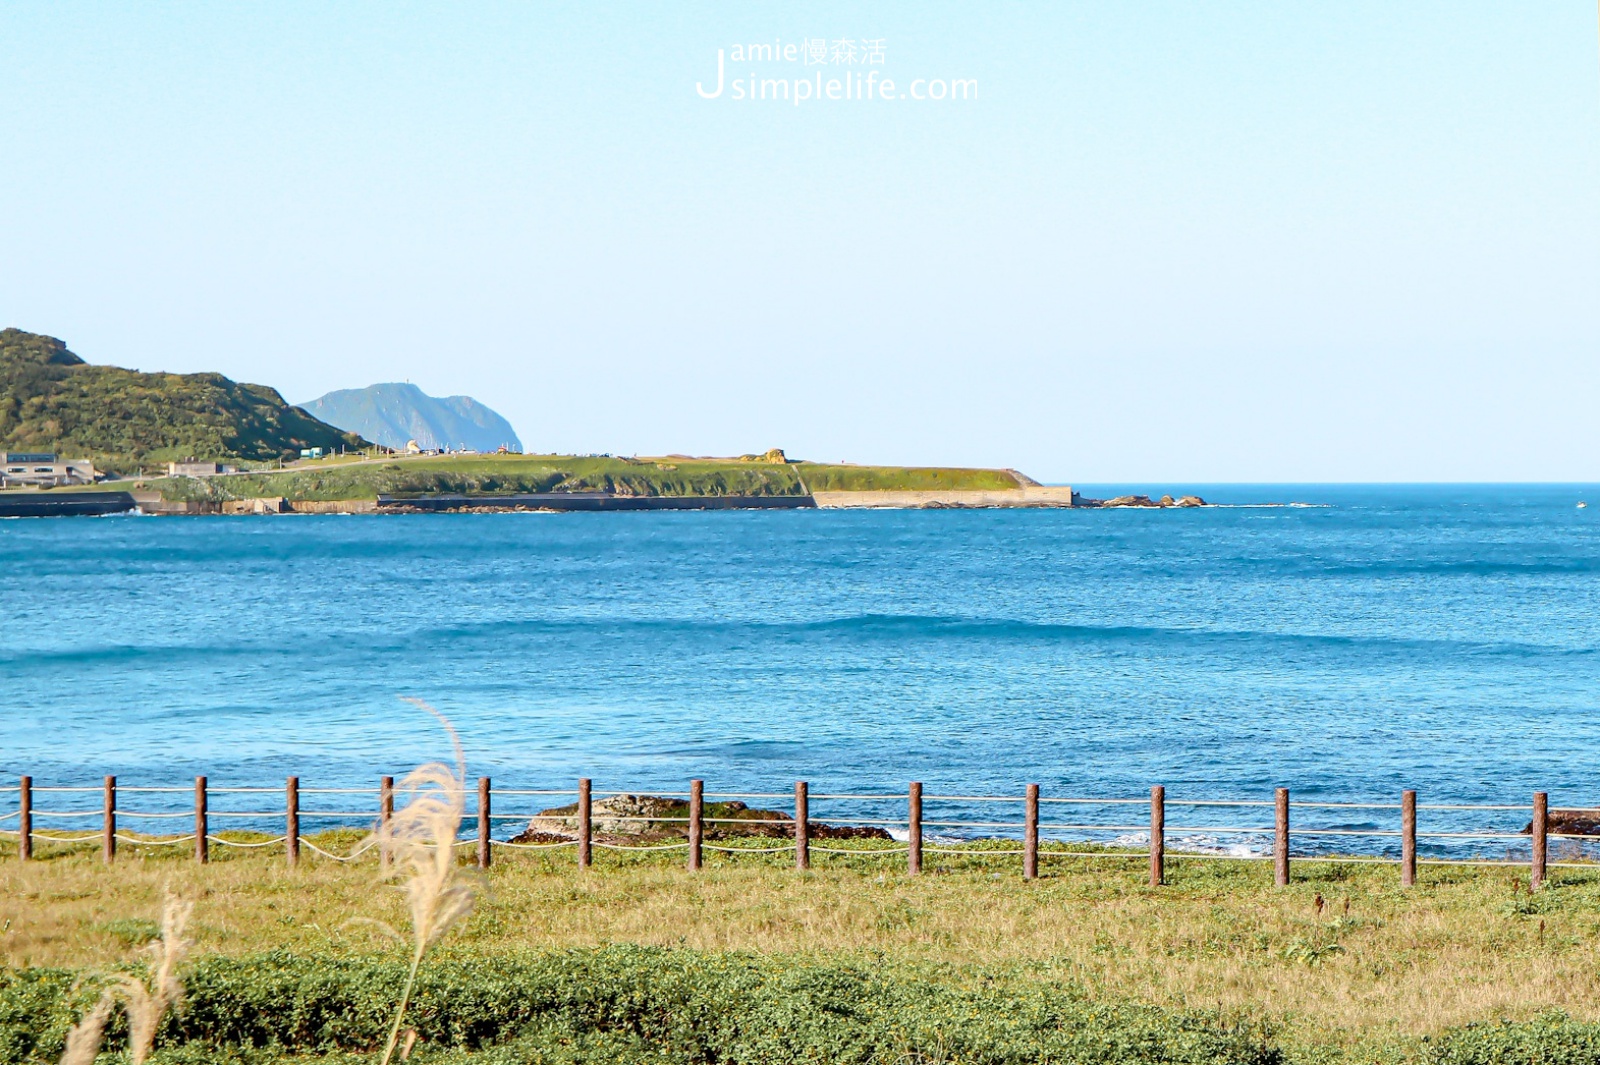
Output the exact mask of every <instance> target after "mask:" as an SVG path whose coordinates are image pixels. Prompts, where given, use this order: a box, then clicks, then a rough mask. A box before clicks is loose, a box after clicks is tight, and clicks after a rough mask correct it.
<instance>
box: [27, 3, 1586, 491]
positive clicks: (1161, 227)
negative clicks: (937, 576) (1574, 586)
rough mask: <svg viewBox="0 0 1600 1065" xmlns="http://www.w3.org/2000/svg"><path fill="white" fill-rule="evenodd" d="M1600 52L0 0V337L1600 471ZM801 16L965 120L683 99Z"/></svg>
mask: <svg viewBox="0 0 1600 1065" xmlns="http://www.w3.org/2000/svg"><path fill="white" fill-rule="evenodd" d="M1595 23H1596V8H1595V5H1594V4H1593V3H1592V2H1591V0H1526V2H1522V3H1473V2H1463V0H1451V2H1448V3H1430V2H1421V0H1417V2H1408V3H1403V4H1396V3H1394V2H1392V0H1385V2H1381V3H1379V2H1371V3H1367V2H1351V0H1339V2H1329V3H1294V4H1284V3H1281V2H1260V3H1225V2H1215V3H1205V4H1195V3H1181V4H1180V3H1173V4H1162V3H1144V2H1133V0H1097V2H1094V3H1073V4H1060V5H1047V4H1036V5H1014V4H1008V5H1001V4H970V3H961V4H930V3H907V4H876V5H871V7H870V8H869V7H867V6H864V5H825V4H824V5H805V6H803V7H802V6H801V5H789V6H784V5H777V4H752V3H728V4H698V5H646V4H638V5H632V6H613V7H609V8H606V9H604V10H601V9H600V8H599V7H597V6H594V5H589V4H570V5H557V4H540V5H532V4H522V3H517V4H508V5H504V6H499V5H485V4H454V3H452V4H438V5H430V4H420V3H414V4H405V5H397V4H372V5H360V4H354V3H350V4H339V5H325V4H297V3H286V2H278V3H273V4H257V5H244V4H221V3H192V4H183V3H174V4H160V5H156V4H142V5H134V4H104V5H100V4H76V3H69V2H63V3H48V4H46V3H37V4H8V5H6V6H5V7H3V8H0V34H3V41H4V55H5V60H4V62H3V63H0V129H3V130H4V134H5V149H4V163H3V165H0V244H3V247H4V254H3V255H0V324H11V325H16V326H19V327H22V328H25V329H30V330H34V331H38V332H45V333H50V334H53V335H56V336H60V337H62V338H64V339H65V340H66V341H67V342H68V343H69V344H70V345H71V346H72V347H73V349H74V350H76V351H77V352H79V353H80V354H81V355H83V356H84V357H85V358H87V359H89V360H90V361H93V362H112V363H119V364H122V365H127V366H135V367H138V368H140V369H150V370H154V369H165V370H178V371H191V370H202V369H207V370H210V369H214V370H220V371H222V372H223V373H226V374H228V375H230V376H232V377H235V378H239V379H243V380H250V381H260V382H264V383H267V384H272V385H275V386H276V387H278V388H279V389H280V390H281V391H283V393H284V394H285V395H286V396H287V397H288V398H289V399H291V400H296V401H301V400H306V399H309V398H311V397H314V396H316V395H319V394H321V393H322V392H324V391H327V390H330V389H334V388H344V387H355V386H361V385H365V384H369V383H372V382H374V381H380V380H400V379H405V378H409V379H411V380H413V381H415V382H416V383H417V384H419V385H421V386H422V387H423V388H425V389H426V390H428V391H430V392H432V393H434V394H450V393H468V394H471V395H473V396H476V397H477V398H479V399H481V400H483V401H484V402H487V403H489V404H490V405H491V406H493V407H495V408H496V409H498V410H500V411H501V412H502V413H504V414H505V415H506V416H507V417H509V418H510V419H511V420H512V422H513V424H514V425H515V426H516V427H517V429H518V431H519V433H520V434H521V436H522V439H523V441H524V442H525V444H526V445H527V446H528V447H529V448H530V449H532V448H538V449H559V450H575V451H584V452H589V451H611V452H617V453H662V452H669V451H686V452H692V453H706V454H727V453H738V452H741V451H749V450H758V449H765V448H767V447H772V446H781V447H784V448H787V449H788V450H789V452H790V454H791V455H798V456H803V457H807V458H814V459H825V460H835V459H848V460H851V461H884V462H913V461H915V462H936V463H962V464H984V465H989V464H1003V465H1012V466H1017V467H1019V468H1022V469H1024V470H1026V471H1028V472H1030V473H1033V474H1034V475H1035V476H1037V477H1040V478H1041V479H1048V480H1055V481H1082V482H1094V481H1101V482H1104V481H1157V480H1159V481H1169V482H1170V481H1180V482H1181V481H1194V482H1204V481H1219V480H1269V481H1282V480H1498V479H1538V480H1545V479H1550V480H1595V479H1600V431H1597V428H1596V425H1597V418H1600V58H1597V53H1600V47H1597V35H1596V24H1595ZM817 37H823V38H825V39H828V40H830V41H834V40H842V39H851V40H856V41H862V40H878V41H882V42H883V53H882V59H883V62H882V63H881V64H877V65H872V64H867V65H856V66H853V67H850V68H849V69H850V70H853V71H854V72H855V73H856V75H858V76H859V75H862V74H866V73H874V72H875V73H876V74H877V75H878V77H879V78H884V77H887V78H891V79H893V80H894V81H895V82H896V91H897V92H899V91H905V90H906V89H907V88H908V86H909V82H910V81H911V80H913V79H916V78H923V79H927V82H926V83H927V84H931V80H932V79H936V78H971V79H976V80H977V83H978V98H977V99H976V100H965V101H959V100H950V99H946V100H945V101H943V102H935V101H920V102H919V101H913V100H910V99H905V100H901V99H898V98H894V99H890V100H878V99H873V100H832V101H829V100H822V101H815V100H806V101H803V102H801V103H800V104H798V105H796V104H794V103H792V102H778V103H774V102H773V101H771V100H767V101H749V100H744V101H738V100H734V99H733V98H732V96H733V91H732V88H731V86H725V91H724V95H723V96H722V97H719V98H717V99H712V100H707V99H702V98H701V97H700V95H699V94H698V93H697V92H696V89H695V85H696V83H697V82H699V83H700V84H701V85H702V86H704V87H705V88H706V90H707V91H710V89H711V88H712V86H713V85H714V83H715V79H716V52H717V50H718V49H719V48H721V49H724V50H725V51H727V50H729V49H731V47H732V46H733V45H734V44H736V43H739V44H742V43H751V42H756V41H760V42H769V41H772V40H774V39H777V40H778V41H779V43H780V45H781V44H784V43H797V44H798V43H799V42H801V41H802V40H803V39H814V38H817ZM830 47H831V45H830ZM780 54H781V48H780ZM844 69H845V65H844V64H838V63H830V64H827V65H825V66H819V67H805V66H804V65H803V64H802V63H800V62H798V61H797V62H795V63H784V62H781V61H779V62H771V63H757V64H753V65H752V64H750V63H743V64H738V63H730V64H729V66H728V71H727V74H726V77H727V79H729V80H731V79H733V78H734V77H736V76H744V75H747V74H749V73H751V72H756V73H758V74H761V75H763V76H767V77H772V78H777V77H780V76H781V77H784V78H786V79H799V78H805V79H813V80H812V81H808V87H809V86H810V85H811V84H814V78H815V75H816V74H817V73H818V72H819V71H825V72H826V73H827V75H828V76H834V75H837V74H838V73H839V72H840V71H841V70H844ZM924 91H926V88H925V87H924Z"/></svg>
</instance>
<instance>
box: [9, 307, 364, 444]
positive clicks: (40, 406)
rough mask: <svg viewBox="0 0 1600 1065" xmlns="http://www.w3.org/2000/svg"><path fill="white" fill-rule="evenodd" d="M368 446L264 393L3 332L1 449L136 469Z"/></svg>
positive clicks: (33, 335) (266, 390)
mask: <svg viewBox="0 0 1600 1065" xmlns="http://www.w3.org/2000/svg"><path fill="white" fill-rule="evenodd" d="M366 446H368V445H367V442H366V441H365V440H362V439H361V438H360V437H358V436H356V435H354V434H352V433H346V432H343V431H342V430H339V429H335V428H334V427H333V426H331V425H327V424H325V423H324V422H321V421H318V420H317V419H316V418H313V417H312V416H311V415H310V414H307V413H306V412H305V411H303V410H301V409H300V408H299V407H293V406H290V405H289V404H288V403H286V402H284V399H283V397H282V396H280V395H279V394H278V393H277V391H276V390H274V389H271V388H268V387H266V386H265V385H251V384H242V383H239V382H237V381H231V380H229V379H228V378H226V377H223V376H222V375H221V374H215V373H195V374H174V373H140V372H139V371H137V370H125V369H122V368H121V367H118V366H91V365H89V364H88V363H86V362H84V361H83V360H82V359H80V358H79V357H78V356H77V355H75V354H73V353H72V352H71V351H68V350H67V346H66V345H65V344H64V343H62V342H61V341H60V340H57V339H56V338H54V337H48V336H41V335H39V334H37V333H27V332H23V331H22V330H20V329H4V330H0V451H4V450H20V451H53V452H61V453H64V454H68V455H70V457H72V458H91V459H94V460H95V463H96V465H97V466H99V467H100V468H102V469H108V470H114V471H122V470H128V471H135V470H137V469H138V467H139V465H140V464H142V463H146V462H164V461H166V460H169V459H184V458H188V457H197V458H204V459H212V458H216V459H222V458H238V459H246V460H256V461H266V460H276V459H283V458H286V457H297V456H298V455H299V453H300V451H301V449H303V448H323V449H325V450H329V451H336V450H338V449H340V448H346V449H360V448H363V447H366Z"/></svg>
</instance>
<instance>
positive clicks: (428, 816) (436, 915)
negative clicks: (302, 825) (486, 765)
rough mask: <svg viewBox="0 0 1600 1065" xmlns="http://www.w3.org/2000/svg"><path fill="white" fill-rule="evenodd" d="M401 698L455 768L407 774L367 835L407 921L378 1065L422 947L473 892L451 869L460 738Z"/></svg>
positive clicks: (461, 913) (461, 803)
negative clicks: (427, 721) (407, 948)
mask: <svg viewBox="0 0 1600 1065" xmlns="http://www.w3.org/2000/svg"><path fill="white" fill-rule="evenodd" d="M406 701H407V702H409V703H412V704H413V705H415V706H418V707H421V708H422V709H423V710H426V711H427V712H428V713H430V714H432V715H433V716H434V717H436V718H438V719H439V722H440V724H442V725H443V726H444V727H445V730H446V731H447V732H448V733H449V734H450V743H451V745H452V746H453V747H454V749H455V765H454V766H453V767H452V766H448V765H445V764H444V763H442V762H432V763H429V764H428V765H423V766H418V767H417V768H416V769H413V770H412V771H411V772H410V773H409V774H407V775H406V777H405V779H404V780H402V781H401V782H400V784H399V791H400V792H402V793H403V794H404V795H406V796H407V797H408V798H407V801H406V803H405V805H404V806H402V807H400V808H399V809H397V810H396V811H395V813H394V816H393V817H391V818H390V819H389V821H388V823H387V824H384V825H381V826H379V828H378V831H377V832H375V833H374V834H373V838H374V840H375V841H376V842H377V844H378V846H379V848H381V850H382V853H383V855H384V857H385V858H387V859H388V861H387V862H386V863H385V864H386V866H387V870H388V871H387V872H386V873H385V878H386V879H398V880H400V881H401V887H402V889H403V890H404V891H405V893H406V902H407V905H408V908H409V911H410V917H411V947H412V950H411V969H410V972H409V973H408V974H407V976H406V984H405V989H404V990H403V991H402V992H401V994H400V1005H399V1008H398V1009H397V1010H396V1011H395V1016H394V1024H393V1026H392V1027H391V1028H390V1030H389V1039H388V1042H387V1043H386V1044H385V1045H384V1049H383V1065H389V1063H390V1062H391V1061H392V1060H393V1058H394V1053H395V1048H396V1045H397V1044H398V1042H399V1039H400V1027H401V1025H402V1024H403V1023H404V1021H405V1015H406V1009H407V1007H408V1006H409V1005H410V1003H411V993H412V991H414V990H415V988H416V984H417V972H418V970H419V969H421V967H422V959H423V958H424V957H425V956H426V955H427V953H428V948H430V947H431V946H433V944H434V943H436V942H438V940H439V939H440V938H441V937H442V936H444V935H445V933H447V932H449V931H450V930H451V929H452V928H454V927H455V926H456V925H457V924H459V923H460V922H461V921H462V920H464V919H465V918H466V916H467V915H468V914H469V913H471V912H472V904H473V900H474V898H475V894H476V893H475V890H474V885H473V883H472V881H471V879H470V878H469V877H467V876H466V875H464V874H463V871H462V870H461V868H460V867H459V866H458V865H457V864H456V853H455V848H456V840H457V837H458V836H459V835H460V832H461V820H462V817H463V816H464V814H465V812H466V801H467V800H466V792H467V762H466V755H465V754H464V753H463V752H462V749H461V738H460V737H459V736H458V735H457V734H456V730H455V728H454V727H452V726H451V724H450V722H449V720H447V719H446V718H445V716H444V715H443V714H441V713H439V711H437V710H435V709H434V708H433V707H431V706H429V705H428V704H427V703H424V702H422V701H421V700H419V699H407V700H406Z"/></svg>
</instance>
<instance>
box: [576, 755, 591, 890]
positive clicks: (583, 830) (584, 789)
mask: <svg viewBox="0 0 1600 1065" xmlns="http://www.w3.org/2000/svg"><path fill="white" fill-rule="evenodd" d="M590 810H591V808H590V805H589V778H588V777H582V778H580V779H579V780H578V868H579V869H587V868H589V863H590V862H592V861H593V860H594V853H593V852H592V851H591V850H590V847H591V846H593V840H594V828H593V822H592V820H591V819H590V818H591V813H590Z"/></svg>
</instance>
